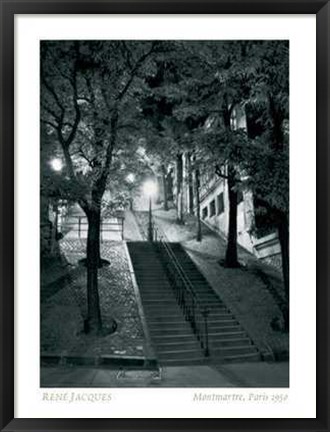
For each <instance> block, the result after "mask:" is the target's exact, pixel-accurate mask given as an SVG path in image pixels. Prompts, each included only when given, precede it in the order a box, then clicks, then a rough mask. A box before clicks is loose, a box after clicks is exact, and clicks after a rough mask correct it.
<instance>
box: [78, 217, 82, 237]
mask: <svg viewBox="0 0 330 432" xmlns="http://www.w3.org/2000/svg"><path fill="white" fill-rule="evenodd" d="M78 237H79V238H81V216H78Z"/></svg>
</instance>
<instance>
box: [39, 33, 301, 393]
mask: <svg viewBox="0 0 330 432" xmlns="http://www.w3.org/2000/svg"><path fill="white" fill-rule="evenodd" d="M289 58H290V43H289V41H288V40H286V39H282V40H277V39H260V40H249V39H244V40H240V39H237V40H198V39H196V40H180V39H175V40H170V39H168V40H161V39H159V40H158V39H156V40H149V39H146V40H124V39H118V40H114V39H113V40H93V39H85V40H84V39H75V40H41V41H40V387H41V388H119V387H126V388H149V387H151V388H173V387H174V388H289V387H290V379H289V378H290V377H289V353H290V350H289V331H290V326H289V323H290V314H289V311H290V302H289V292H290V286H289V280H290V252H289V232H290V227H289V214H290V200H289V172H290V164H289V142H290V128H289V121H290V119H289V117H290V116H289ZM306 204H307V203H306ZM196 397H199V396H198V393H196ZM200 397H203V396H202V395H201V396H200Z"/></svg>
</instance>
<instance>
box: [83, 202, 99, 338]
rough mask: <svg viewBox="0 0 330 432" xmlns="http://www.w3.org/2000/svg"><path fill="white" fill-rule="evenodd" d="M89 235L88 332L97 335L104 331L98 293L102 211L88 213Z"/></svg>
mask: <svg viewBox="0 0 330 432" xmlns="http://www.w3.org/2000/svg"><path fill="white" fill-rule="evenodd" d="M87 218H88V235H87V306H88V311H87V323H86V324H87V325H86V330H87V332H92V333H96V332H99V331H100V330H101V329H102V320H101V310H100V299H99V291H98V268H99V265H100V262H101V259H100V223H101V211H100V209H96V210H95V209H93V210H90V211H89V212H88V215H87Z"/></svg>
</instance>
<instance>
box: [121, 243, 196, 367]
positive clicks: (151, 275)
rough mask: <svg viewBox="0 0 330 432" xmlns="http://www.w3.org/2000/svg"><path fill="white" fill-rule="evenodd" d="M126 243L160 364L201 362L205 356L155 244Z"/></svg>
mask: <svg viewBox="0 0 330 432" xmlns="http://www.w3.org/2000/svg"><path fill="white" fill-rule="evenodd" d="M127 246H128V250H129V254H130V257H131V260H132V264H133V268H134V272H135V278H136V281H137V284H138V286H139V290H140V295H141V299H142V304H143V309H144V313H145V316H146V321H147V325H148V329H149V333H150V337H151V342H152V344H153V347H154V349H155V352H156V355H157V358H158V361H159V363H160V364H161V365H165V364H166V365H179V364H185V365H192V364H200V363H202V362H203V361H204V356H203V353H202V350H201V348H200V345H199V343H198V341H197V340H196V337H195V335H194V334H193V332H192V329H191V327H190V324H189V323H188V322H187V321H185V319H184V317H183V315H182V312H181V309H180V307H179V306H178V304H177V302H176V299H175V297H174V293H173V289H172V287H171V285H170V283H169V281H168V278H167V275H166V273H165V270H164V266H163V264H162V262H161V259H160V256H159V255H158V254H157V253H156V251H155V249H154V246H153V245H152V244H150V243H148V242H128V243H127Z"/></svg>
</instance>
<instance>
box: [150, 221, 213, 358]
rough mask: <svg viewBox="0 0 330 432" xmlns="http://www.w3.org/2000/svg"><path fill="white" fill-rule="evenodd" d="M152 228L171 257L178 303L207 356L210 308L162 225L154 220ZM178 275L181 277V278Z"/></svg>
mask: <svg viewBox="0 0 330 432" xmlns="http://www.w3.org/2000/svg"><path fill="white" fill-rule="evenodd" d="M152 228H153V233H154V234H153V239H154V241H155V243H156V244H157V243H158V244H161V246H162V247H163V250H164V251H165V253H166V255H167V256H168V258H169V263H170V264H172V269H173V270H174V273H175V274H173V271H172V270H171V269H168V273H169V276H170V279H171V281H172V286H173V288H174V291H175V294H176V298H177V301H178V304H179V306H180V307H181V309H182V311H183V314H184V316H185V318H186V320H187V321H188V322H189V323H190V325H191V327H192V330H193V332H194V334H195V335H196V337H197V339H198V340H199V342H200V344H201V348H202V349H203V351H204V355H205V357H208V356H209V355H210V351H209V337H208V315H209V309H208V308H207V307H205V306H203V305H202V304H201V301H200V299H199V296H198V294H196V293H195V291H194V287H193V285H192V283H191V281H190V279H189V278H188V276H187V274H186V272H185V271H184V269H183V268H182V266H181V264H180V263H179V261H178V259H177V257H176V256H175V253H174V252H173V250H172V248H171V247H170V245H169V241H168V239H167V237H166V235H165V233H164V232H163V230H161V229H160V227H157V226H156V224H155V222H154V221H153V223H152ZM176 276H178V277H179V280H178V278H177V277H176ZM187 297H188V298H187Z"/></svg>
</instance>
